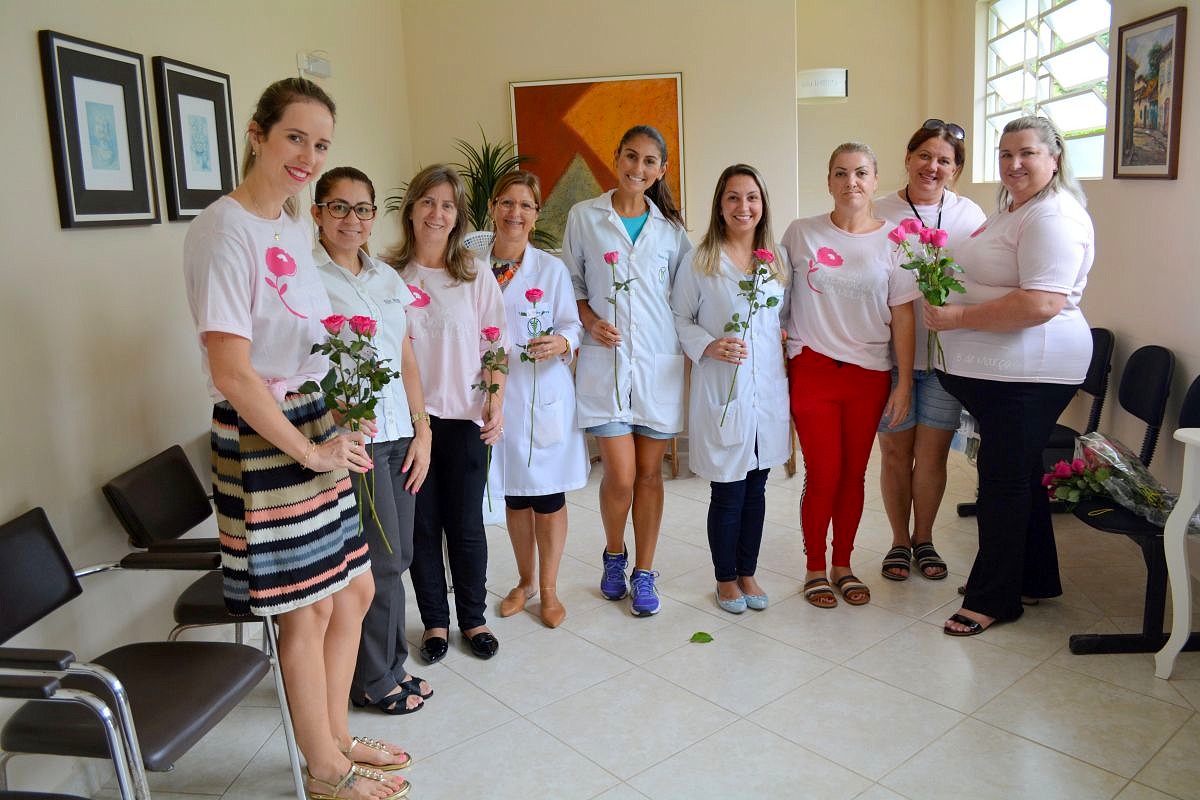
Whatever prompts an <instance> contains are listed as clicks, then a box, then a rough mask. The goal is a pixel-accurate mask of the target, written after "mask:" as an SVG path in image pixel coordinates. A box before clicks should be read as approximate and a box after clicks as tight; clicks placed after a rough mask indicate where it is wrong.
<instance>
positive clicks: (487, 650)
mask: <svg viewBox="0 0 1200 800" xmlns="http://www.w3.org/2000/svg"><path fill="white" fill-rule="evenodd" d="M467 641H468V642H470V643H471V652H472V653H474V654H475V655H476V656H477V657H479V658H483V659H488V658H491V657H492V656H494V655H496V651H497V650H499V649H500V641H499V640H498V639H497V638H496V637H495V636H493V635H492V634H491V632H490V631H483V632H482V633H477V634H475V635H474V636H472V637H470V638H469V639H467Z"/></svg>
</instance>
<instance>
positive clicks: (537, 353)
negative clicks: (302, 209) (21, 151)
mask: <svg viewBox="0 0 1200 800" xmlns="http://www.w3.org/2000/svg"><path fill="white" fill-rule="evenodd" d="M541 204H542V193H541V186H540V184H539V182H538V179H537V176H536V175H534V174H533V173H530V172H525V171H523V170H517V171H514V172H510V173H508V174H507V175H505V176H504V177H502V178H500V180H498V181H497V182H496V187H495V189H493V191H492V199H491V204H490V210H491V215H492V220H493V222H494V225H495V229H496V238H495V239H494V240H493V241H492V248H491V252H490V253H489V254H488V258H489V260H490V261H491V264H492V274H494V275H495V276H496V282H497V283H498V284H499V285H500V289H501V291H502V292H503V293H504V307H505V309H506V310H507V312H508V327H509V331H511V337H512V341H513V348H514V352H513V353H510V354H509V364H508V366H509V373H508V382H507V383H506V384H505V391H504V402H505V404H506V405H507V408H506V409H505V414H504V416H505V419H506V420H507V421H508V431H507V434H506V435H505V437H504V440H503V442H504V443H503V446H502V451H503V452H501V453H500V454H499V455H500V463H501V466H502V468H503V471H504V505H505V519H506V522H507V527H508V537H509V539H510V540H511V541H512V547H513V555H514V556H515V557H516V561H517V585H516V586H515V587H514V588H513V589H512V591H510V592H509V593H508V596H507V597H505V598H504V600H503V601H501V603H500V616H502V617H509V616H512V615H513V614H516V613H517V612H519V611H521V610H522V609H523V608H525V603H526V602H527V601H528V600H529V599H530V598H532V597H533V596H534V595H535V594H537V593H538V592H539V591H540V592H541V618H542V624H544V625H546V626H547V627H549V628H556V627H558V626H559V625H561V624H562V621H563V619H565V618H566V616H567V610H566V608H564V607H563V604H562V601H560V600H559V599H558V565H559V562H560V561H561V560H562V554H563V549H564V547H565V546H566V541H567V498H566V492H569V491H571V490H573V489H578V488H580V487H581V486H583V485H584V484H586V483H587V479H588V470H589V467H590V464H589V463H588V457H587V446H586V445H585V443H584V440H583V431H581V430H579V428H577V427H575V381H574V378H573V376H572V375H571V361H572V360H574V357H575V348H576V347H578V346H579V337H580V335H581V334H582V332H583V328H582V326H581V325H580V324H579V312H578V310H577V309H576V306H575V290H574V289H573V288H572V287H571V276H570V275H568V274H567V268H566V267H564V266H563V263H562V262H561V261H559V260H558V259H557V258H555V257H554V256H552V255H550V254H549V253H545V252H542V251H541V250H538V249H537V248H535V247H534V246H533V245H531V244H530V243H529V237H530V236H531V235H532V233H533V230H534V225H536V223H537V218H538V212H539V211H540V209H541Z"/></svg>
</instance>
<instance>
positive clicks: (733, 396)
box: [671, 164, 791, 614]
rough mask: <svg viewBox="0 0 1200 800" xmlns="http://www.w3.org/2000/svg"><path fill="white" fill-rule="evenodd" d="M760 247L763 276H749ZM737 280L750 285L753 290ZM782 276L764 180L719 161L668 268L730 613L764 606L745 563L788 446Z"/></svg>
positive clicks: (692, 436)
mask: <svg viewBox="0 0 1200 800" xmlns="http://www.w3.org/2000/svg"><path fill="white" fill-rule="evenodd" d="M768 256H769V263H768V264H767V266H766V269H767V277H766V278H759V277H756V275H755V271H756V269H758V268H759V267H758V265H759V264H760V263H762V262H763V261H767V260H768V258H767V257H768ZM745 281H751V282H754V283H756V284H758V286H759V289H758V291H757V292H756V291H755V290H754V286H753V285H752V286H751V288H749V289H747V288H746V287H745V286H744V285H743V283H744V282H745ZM787 281H788V267H787V262H786V260H785V259H784V258H783V256H782V255H781V254H780V249H779V247H778V245H777V244H776V243H775V239H774V236H773V235H772V232H771V211H770V202H769V200H768V198H767V187H766V183H765V182H764V181H763V178H762V176H761V175H760V174H759V173H758V170H756V169H754V167H751V166H749V165H747V164H734V165H733V166H731V167H727V168H726V169H725V171H724V172H722V173H721V177H720V178H718V179H717V188H716V191H715V192H714V193H713V204H712V215H711V218H710V220H709V224H708V231H707V232H706V233H705V234H704V239H702V240H701V242H700V246H699V247H698V248H696V249H695V250H693V251H691V252H690V253H688V254H687V255H686V256H685V257H684V260H683V264H682V266H681V267H680V269H679V273H678V274H677V275H676V276H675V286H674V287H673V288H672V290H671V308H672V309H673V310H674V312H675V329H676V330H677V331H678V332H679V342H680V344H681V345H682V346H683V350H684V352H685V353H687V354H688V357H689V358H691V359H692V362H693V367H692V379H691V396H690V398H689V403H688V409H689V416H688V439H689V442H690V443H691V448H690V456H689V463H690V466H691V468H692V471H693V472H695V473H696V474H697V475H699V476H700V477H702V478H707V479H708V480H709V481H710V482H711V487H712V496H711V499H710V500H709V506H708V544H709V549H710V550H711V552H712V559H713V569H714V572H715V575H716V581H717V589H716V601H717V605H718V606H720V607H721V608H722V609H724V610H725V611H728V612H729V613H731V614H740V613H742V612H744V611H745V610H746V609H747V608H752V609H755V610H762V609H764V608H766V606H767V593H766V591H765V590H764V589H763V588H762V586H760V585H759V583H758V581H757V579H755V577H754V573H755V571H756V568H757V564H758V551H759V546H760V544H761V542H762V530H763V519H764V517H765V515H766V492H765V490H766V484H767V475H768V474H769V473H770V471H771V467H775V466H778V465H780V464H782V463H783V462H784V461H786V460H787V458H788V456H789V454H790V447H789V446H788V445H789V443H790V440H791V431H790V430H789V428H788V403H787V389H788V387H787V375H786V374H785V372H784V368H783V348H782V346H781V340H780V325H779V314H780V312H781V311H782V310H783V309H784V308H785V307H786V305H785V302H784V298H785V291H784V290H785V288H786V286H787ZM751 300H753V302H754V303H755V306H756V309H755V312H754V313H751V310H750V303H751ZM735 314H737V315H738V317H739V319H741V320H748V322H749V328H748V329H747V330H745V331H732V332H731V331H726V329H725V328H726V326H727V325H728V324H729V323H730V320H731V319H732V318H733V316H734V315H735Z"/></svg>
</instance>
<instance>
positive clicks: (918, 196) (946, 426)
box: [875, 119, 985, 581]
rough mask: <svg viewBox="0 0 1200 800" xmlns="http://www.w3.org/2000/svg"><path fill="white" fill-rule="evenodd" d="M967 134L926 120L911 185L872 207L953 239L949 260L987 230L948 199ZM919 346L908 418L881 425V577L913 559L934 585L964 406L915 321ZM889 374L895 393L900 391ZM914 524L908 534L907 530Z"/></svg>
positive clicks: (969, 209)
mask: <svg viewBox="0 0 1200 800" xmlns="http://www.w3.org/2000/svg"><path fill="white" fill-rule="evenodd" d="M965 139H966V134H965V133H964V131H963V129H962V126H960V125H957V124H956V123H953V122H943V121H942V120H940V119H927V120H925V124H924V125H922V126H921V127H920V128H919V129H918V130H917V131H916V133H914V134H913V135H912V136H911V137H910V138H909V140H908V145H907V148H906V149H907V153H906V154H905V156H904V169H905V171H906V172H907V173H908V182H907V183H906V184H905V185H904V186H903V188H901V189H900V190H899V191H896V192H892V193H889V194H887V195H884V196H883V197H880V198H878V199H877V200H876V201H875V216H877V217H881V218H883V219H885V220H887V221H888V222H890V223H892V224H893V225H898V224H899V223H900V222H902V221H903V220H905V219H913V218H915V219H917V220H918V221H920V223H921V225H922V226H923V227H926V228H940V229H942V230H944V231H946V233H947V234H949V239H948V242H947V245H946V247H947V249H948V251H949V253H950V255H951V256H953V255H954V253H955V252H956V250H957V248H958V245H959V244H960V243H962V242H964V241H966V240H967V239H968V238H969V237H970V236H971V234H972V233H974V232H975V231H976V229H978V228H979V226H980V225H982V224H983V220H984V219H985V215H984V213H983V209H981V208H980V207H979V206H978V205H976V204H975V203H974V202H973V201H971V200H969V199H967V198H966V197H962V196H961V195H958V194H955V193H954V192H953V191H951V187H952V186H954V182H955V181H956V180H958V176H959V175H961V174H962V170H963V165H964V164H965V163H966V155H967V154H966V146H965ZM916 330H917V346H916V350H915V352H914V356H913V392H912V405H911V406H910V408H909V412H908V415H907V416H905V417H904V418H903V419H900V420H893V419H891V418H890V417H889V416H887V415H885V416H884V418H883V419H882V420H880V422H879V431H878V432H879V450H880V453H881V454H882V464H881V467H880V471H879V485H880V489H881V491H882V493H883V508H884V511H885V512H887V517H888V522H889V523H890V524H891V527H892V548H891V549H890V550H889V551H888V552H887V555H886V556H885V557H884V559H883V577H885V578H888V579H890V580H893V581H902V580H905V579H907V578H908V576H909V571H910V569H911V563H912V561H913V560H914V559H915V560H916V562H917V569H918V570H920V573H921V575H922V576H923V577H925V578H928V579H929V580H941V579H943V578H945V577H946V574H947V569H946V562H945V561H943V560H942V557H941V556H940V555H938V552H937V550H935V549H934V547H933V521H934V519H935V518H936V517H937V510H938V506H939V505H940V504H941V502H942V495H944V494H945V493H946V456H947V455H948V454H949V452H950V440H951V439H952V438H953V437H954V431H955V429H957V428H958V424H959V415H960V413H961V411H962V405H961V404H960V403H959V402H958V400H956V399H955V398H954V397H953V396H952V395H951V394H949V393H948V392H947V391H946V390H945V389H943V388H942V385H941V383H939V382H938V377H937V373H935V372H934V371H933V370H934V367H935V366H937V365H934V364H930V363H928V360H929V359H928V356H927V353H928V350H927V347H926V344H927V339H928V337H929V332H928V331H927V330H926V329H925V326H924V325H923V324H922V323H921V318H920V314H919V313H918V314H917V324H916ZM896 380H897V376H896V370H895V369H894V368H893V369H892V386H895V385H896ZM910 522H911V524H912V528H911V530H910V528H909V524H910Z"/></svg>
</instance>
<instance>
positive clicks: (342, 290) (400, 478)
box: [312, 167, 433, 714]
mask: <svg viewBox="0 0 1200 800" xmlns="http://www.w3.org/2000/svg"><path fill="white" fill-rule="evenodd" d="M313 200H314V201H315V202H314V204H313V207H312V216H313V221H314V222H316V225H317V237H318V242H317V246H316V247H315V248H313V261H314V262H315V263H316V265H317V271H318V272H320V274H321V280H322V282H323V283H324V284H325V290H326V291H327V292H328V293H329V302H330V305H331V306H332V307H333V311H334V313H335V314H341V315H342V316H344V317H347V318H349V317H353V316H365V317H370V318H372V319H374V320H375V321H376V325H377V330H376V334H375V337H374V340H373V341H374V344H375V349H376V350H377V351H378V353H379V357H380V358H382V359H386V360H387V362H388V366H389V367H390V368H391V369H394V370H398V371H399V372H400V379H399V380H393V381H392V382H391V383H389V384H388V385H387V386H385V387H384V389H383V391H382V392H380V393H379V395H378V402H377V404H376V407H375V414H376V417H375V425H373V426H372V428H371V430H370V431H368V433H370V434H372V435H371V442H370V444H369V445H368V449H367V452H369V453H370V455H371V460H372V462H373V463H374V465H375V466H374V467H373V468H372V471H371V473H369V474H368V475H363V476H358V475H353V476H351V480H352V481H353V482H354V483H355V495H356V496H358V497H361V496H362V494H361V484H363V483H364V482H365V483H366V485H368V486H371V487H373V491H374V493H375V494H374V498H375V499H374V506H375V511H376V515H377V517H376V516H375V515H372V514H363V517H362V519H363V526H364V528H363V534H364V536H365V538H366V540H367V546H368V547H369V548H370V550H371V575H372V576H373V577H374V578H375V597H374V599H372V601H371V607H370V608H369V609H368V610H367V616H366V617H365V618H364V619H363V629H362V639H361V640H360V641H359V645H358V661H357V663H356V665H355V668H354V678H353V680H352V681H351V684H350V701H351V702H352V703H354V705H356V706H366V705H373V706H375V707H376V708H378V709H379V710H381V711H383V712H384V713H387V714H409V713H412V712H413V711H418V710H420V709H421V708H422V707H423V706H424V701H425V700H426V699H427V698H429V697H431V696H432V695H433V689H431V688H430V687H429V684H428V683H426V682H425V681H423V680H422V679H420V678H416V677H413V676H412V675H411V674H410V673H409V672H408V671H407V670H406V669H405V667H404V662H405V660H406V659H407V657H408V645H407V643H406V641H405V637H404V586H403V585H402V583H401V576H402V575H403V574H404V573H405V572H406V571H407V570H408V567H409V564H411V563H412V554H413V508H414V507H415V505H416V494H417V491H419V490H420V488H421V484H422V483H424V482H425V474H426V472H427V471H428V470H429V446H430V440H431V434H430V430H429V415H428V414H427V413H425V398H424V396H423V394H422V393H421V374H420V372H419V371H418V369H417V364H416V356H415V355H414V354H413V349H412V341H411V340H410V339H409V338H408V326H407V324H406V320H405V312H404V308H405V306H407V305H409V304H410V303H412V302H413V300H414V299H415V298H414V297H413V294H412V292H410V291H409V290H408V287H407V286H405V285H404V281H402V280H400V276H399V275H397V274H396V271H395V270H394V269H392V268H391V267H390V266H388V265H387V264H385V263H383V262H382V261H379V260H378V259H375V258H372V257H371V256H370V255H369V254H368V253H367V251H366V247H367V240H368V239H369V238H370V236H371V229H372V228H373V227H374V225H375V215H376V212H377V211H378V209H377V208H376V206H375V187H374V185H373V184H372V183H371V179H370V178H368V177H367V176H366V174H365V173H363V172H361V171H360V170H357V169H355V168H353V167H337V168H335V169H331V170H329V171H328V172H326V173H325V174H324V175H322V176H321V178H320V180H318V181H317V185H316V188H315V190H314V192H313ZM376 519H378V523H381V525H380V524H377V522H376ZM385 542H386V543H387V544H386V545H385Z"/></svg>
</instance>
